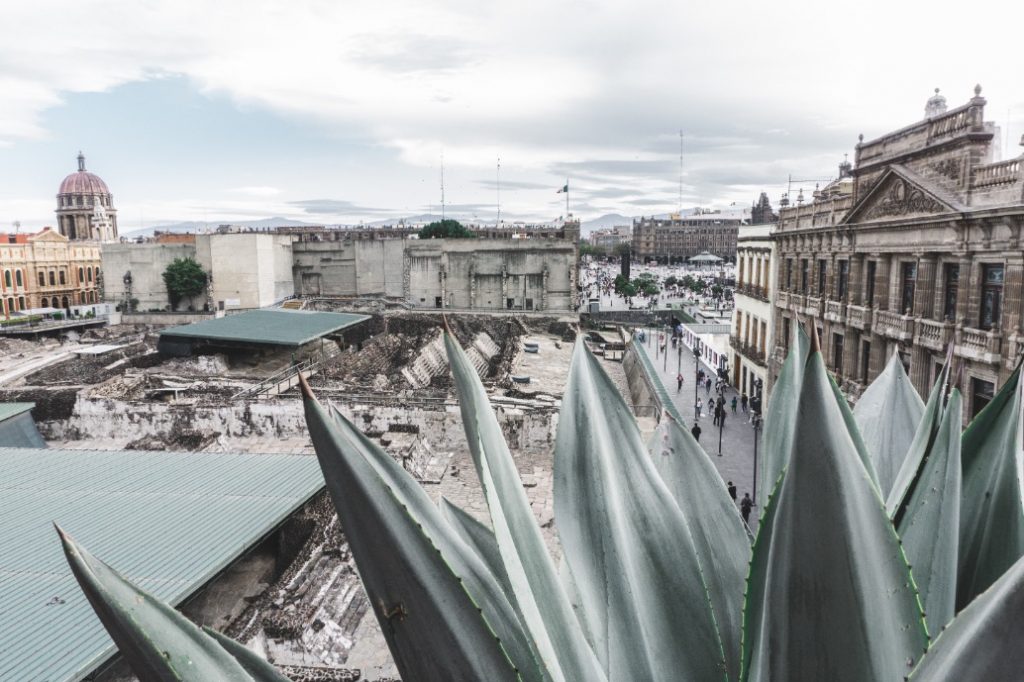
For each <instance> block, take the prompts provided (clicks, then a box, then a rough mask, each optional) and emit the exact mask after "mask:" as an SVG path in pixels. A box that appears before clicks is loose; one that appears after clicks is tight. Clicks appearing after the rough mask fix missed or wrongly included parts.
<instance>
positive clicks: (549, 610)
mask: <svg viewBox="0 0 1024 682" xmlns="http://www.w3.org/2000/svg"><path fill="white" fill-rule="evenodd" d="M444 341H445V347H446V349H447V351H448V362H449V364H450V365H451V369H452V376H453V377H454V378H455V386H456V388H457V389H458V393H459V408H460V410H461V412H462V425H463V428H464V429H465V431H466V439H467V440H468V441H469V449H470V452H471V453H472V455H473V464H474V465H475V466H476V473H477V476H478V477H479V478H480V484H481V487H482V488H483V492H484V498H485V499H486V500H487V508H488V510H489V511H490V515H491V526H492V528H493V529H494V537H495V540H496V541H497V543H498V550H499V551H500V552H501V559H502V563H503V564H504V565H505V572H506V574H507V575H508V579H509V582H510V583H511V585H512V590H513V593H514V595H515V599H516V608H517V610H518V612H519V613H520V614H522V620H523V624H524V626H525V627H526V629H527V631H528V632H529V634H530V636H531V638H532V641H533V644H534V646H535V648H536V651H537V653H538V655H539V656H540V659H541V661H542V663H543V667H544V669H545V670H546V671H547V673H548V674H550V676H551V677H552V678H553V679H554V680H559V681H561V680H569V681H574V680H588V681H589V680H595V681H598V680H603V679H604V675H603V673H602V671H601V668H600V665H599V664H598V661H597V658H596V657H595V655H594V651H593V650H592V649H591V648H590V645H589V644H588V643H587V640H586V638H585V637H584V634H583V630H582V629H581V628H580V626H579V623H578V622H577V620H576V615H575V614H574V613H573V608H572V604H570V603H569V599H568V597H567V595H566V594H565V592H564V591H563V590H562V587H561V585H560V583H559V580H558V573H557V571H556V569H555V564H554V562H553V561H552V559H551V555H550V554H548V551H547V547H546V546H545V544H544V537H543V535H541V532H540V527H539V526H538V525H537V521H536V519H535V518H534V517H533V513H532V512H531V511H530V503H529V501H528V500H527V498H526V493H525V492H524V490H523V483H522V480H521V479H520V478H519V471H518V470H517V469H516V465H515V461H514V460H513V459H512V453H511V452H509V449H508V444H507V443H506V442H505V436H504V434H502V431H501V426H500V425H499V424H498V420H497V418H496V417H495V416H494V411H493V410H492V409H491V406H490V402H489V401H488V399H487V392H486V391H485V390H484V387H483V384H482V383H481V382H480V377H479V376H478V375H477V373H476V370H475V369H474V368H473V365H472V364H471V363H470V362H469V358H467V357H466V354H465V353H464V352H463V350H462V348H460V347H459V345H458V343H456V342H455V340H454V339H453V338H452V336H451V334H450V333H445V335H444ZM556 497H557V496H556Z"/></svg>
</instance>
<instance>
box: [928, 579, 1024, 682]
mask: <svg viewBox="0 0 1024 682" xmlns="http://www.w3.org/2000/svg"><path fill="white" fill-rule="evenodd" d="M1021 613H1024V559H1018V560H1017V562H1016V563H1015V564H1014V565H1013V566H1012V567H1010V570H1008V571H1007V572H1006V573H1004V574H1003V575H1002V577H1001V578H999V579H998V580H997V581H996V582H995V583H993V584H992V585H991V586H990V587H989V588H988V589H987V590H985V591H984V592H982V593H981V594H980V595H978V598H977V599H975V600H974V601H973V602H971V603H970V605H968V606H967V608H966V609H964V610H963V611H961V612H960V613H959V614H957V616H956V618H954V619H953V622H952V623H950V624H949V626H948V627H947V628H946V629H945V630H943V631H942V634H940V635H939V636H938V637H937V638H936V639H935V641H934V642H933V643H932V646H931V648H929V649H928V653H926V654H925V656H924V658H923V659H921V663H920V664H919V665H918V666H917V669H915V670H914V672H913V674H911V676H910V678H909V679H910V680H911V682H949V681H950V680H955V682H995V681H996V680H1019V679H1021V671H1022V670H1024V649H1022V648H1021V646H1020V643H1021V642H1022V641H1024V618H1021Z"/></svg>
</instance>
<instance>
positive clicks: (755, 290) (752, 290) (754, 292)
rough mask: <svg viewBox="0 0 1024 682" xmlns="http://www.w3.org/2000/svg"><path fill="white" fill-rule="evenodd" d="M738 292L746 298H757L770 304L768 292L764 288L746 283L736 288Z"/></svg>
mask: <svg viewBox="0 0 1024 682" xmlns="http://www.w3.org/2000/svg"><path fill="white" fill-rule="evenodd" d="M736 291H737V293H740V294H743V295H744V296H749V297H751V298H756V299H757V300H759V301H764V302H765V303H768V302H769V301H768V291H767V290H766V289H765V288H764V287H762V286H758V285H756V284H749V283H747V282H744V283H743V284H740V285H739V286H737V287H736Z"/></svg>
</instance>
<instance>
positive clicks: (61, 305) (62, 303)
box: [60, 296, 71, 310]
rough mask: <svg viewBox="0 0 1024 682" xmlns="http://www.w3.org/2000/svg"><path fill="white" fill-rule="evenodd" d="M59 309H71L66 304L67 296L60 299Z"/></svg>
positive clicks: (68, 304) (69, 305)
mask: <svg viewBox="0 0 1024 682" xmlns="http://www.w3.org/2000/svg"><path fill="white" fill-rule="evenodd" d="M60 307H61V308H64V309H65V310H67V309H68V308H70V307H71V304H70V303H68V297H67V296H64V297H63V298H61V300H60Z"/></svg>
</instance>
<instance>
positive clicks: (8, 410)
mask: <svg viewBox="0 0 1024 682" xmlns="http://www.w3.org/2000/svg"><path fill="white" fill-rule="evenodd" d="M35 406H36V404H35V403H0V422H2V421H3V420H5V419H10V418H11V417H14V416H17V415H19V414H21V413H22V412H28V411H29V410H31V409H32V408H33V407H35Z"/></svg>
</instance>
